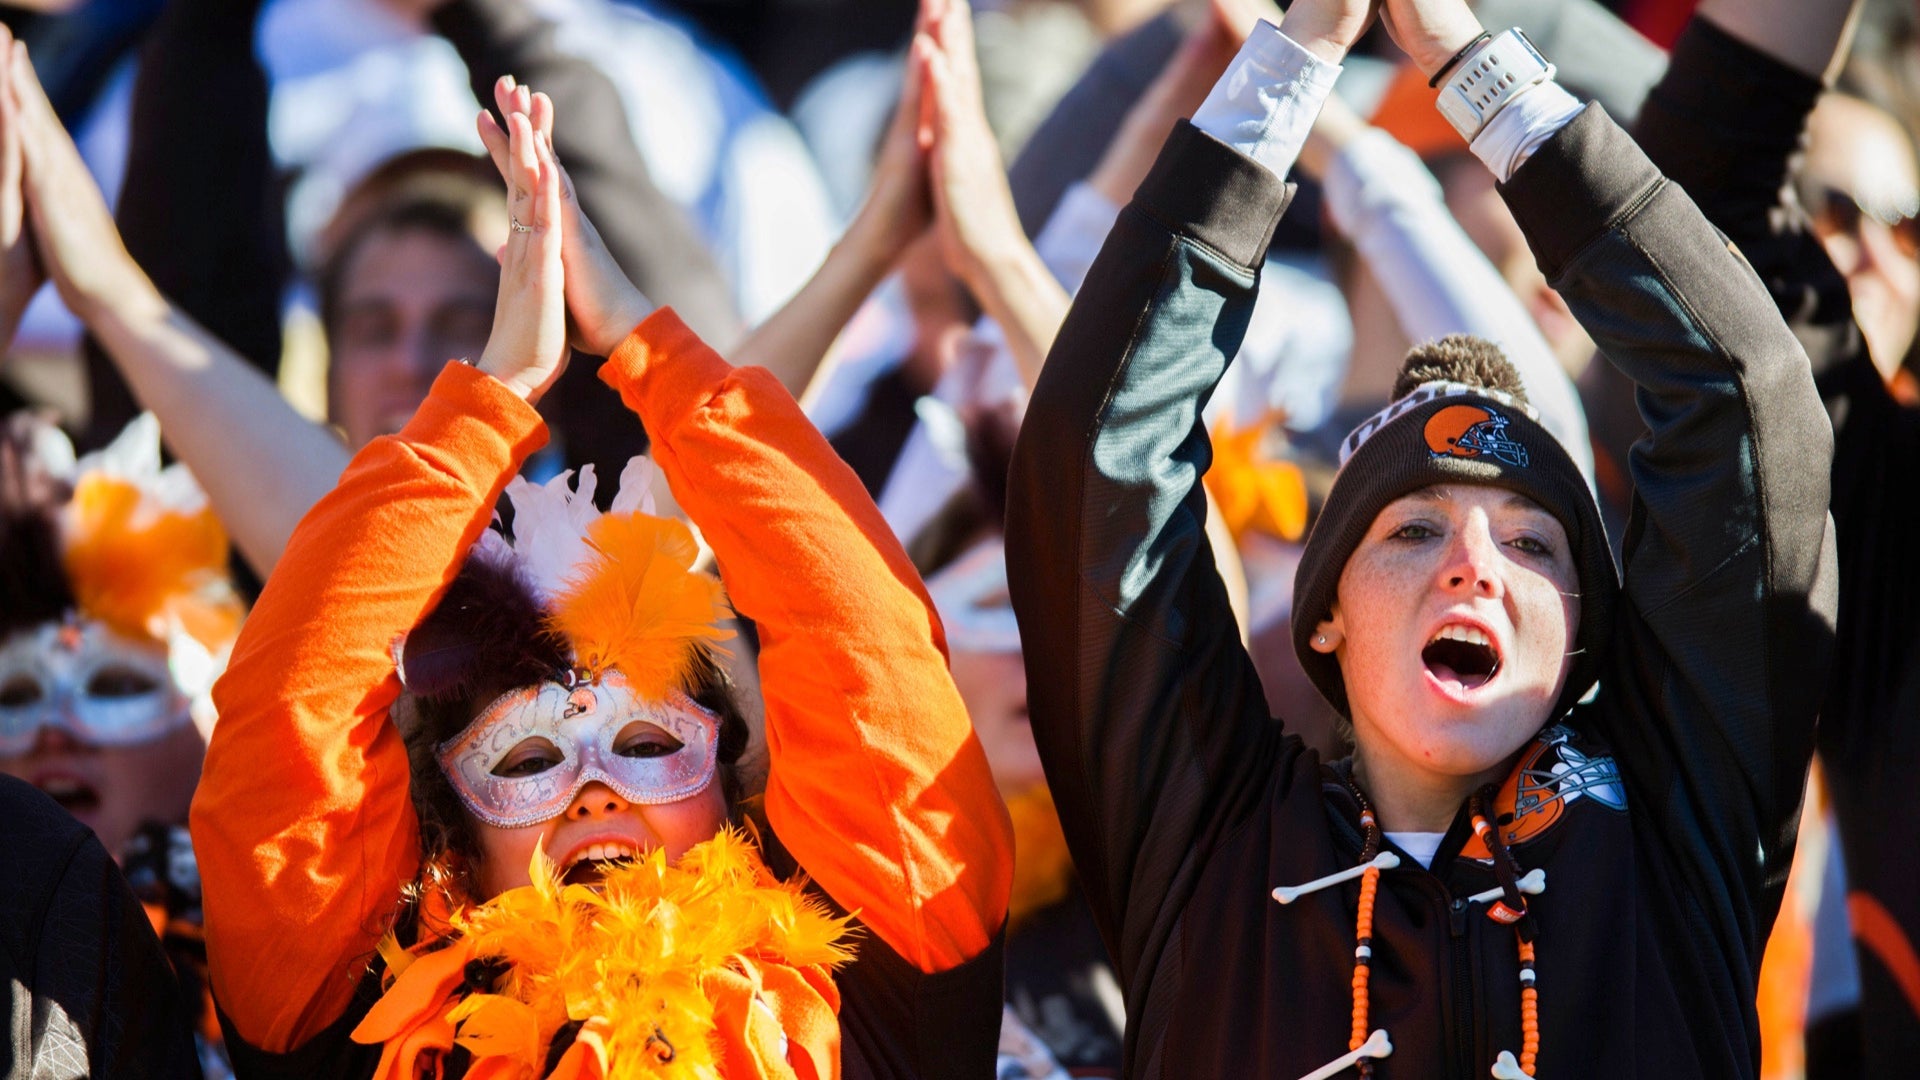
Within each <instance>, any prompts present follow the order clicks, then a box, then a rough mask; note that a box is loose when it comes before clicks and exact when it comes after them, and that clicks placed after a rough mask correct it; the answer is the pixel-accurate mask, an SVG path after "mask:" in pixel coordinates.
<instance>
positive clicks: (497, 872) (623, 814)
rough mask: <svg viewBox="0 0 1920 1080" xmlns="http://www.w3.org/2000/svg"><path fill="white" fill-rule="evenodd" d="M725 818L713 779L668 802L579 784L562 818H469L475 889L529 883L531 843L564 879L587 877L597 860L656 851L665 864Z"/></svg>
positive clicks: (495, 891)
mask: <svg viewBox="0 0 1920 1080" xmlns="http://www.w3.org/2000/svg"><path fill="white" fill-rule="evenodd" d="M726 821H727V799H726V795H725V794H724V793H723V792H722V791H721V787H720V784H719V783H718V782H717V778H716V782H715V783H711V784H708V785H707V786H706V787H705V788H704V789H703V790H701V791H699V792H698V793H696V794H693V795H689V796H687V797H686V798H684V799H680V800H678V801H675V802H670V803H660V804H658V805H654V806H643V805H640V804H637V803H630V802H628V801H627V800H626V799H623V798H621V797H620V794H619V793H618V792H616V791H614V790H613V789H612V788H610V787H608V786H607V785H605V784H603V783H600V782H599V781H598V780H595V781H593V782H591V783H589V784H587V786H586V787H583V788H581V789H580V793H579V794H578V795H575V796H574V797H573V802H572V803H570V804H569V805H568V806H567V809H566V812H565V813H562V814H561V815H560V816H559V817H555V818H549V819H548V820H546V821H543V822H541V823H539V824H537V825H527V826H523V827H521V828H518V829H502V828H497V827H495V826H492V825H488V824H486V823H484V822H478V821H476V822H474V823H473V825H474V831H475V832H476V833H477V834H478V837H479V841H480V852H481V863H480V887H481V889H482V890H483V891H484V892H485V893H486V895H487V896H488V897H494V896H498V895H499V894H501V893H503V892H505V891H506V890H508V889H512V888H517V887H519V886H522V885H530V884H532V883H533V879H532V878H530V877H529V876H528V875H527V868H528V867H529V866H530V865H531V864H532V862H533V852H534V848H535V847H536V846H538V847H540V848H542V849H543V850H545V851H546V853H547V857H548V858H550V859H552V860H553V864H554V865H555V866H556V867H558V868H559V869H560V871H561V873H562V875H563V876H564V877H565V878H566V880H569V881H581V880H591V879H592V878H593V877H595V876H597V873H598V870H597V868H596V867H595V866H594V865H593V864H594V862H596V861H600V860H607V859H623V858H632V857H635V856H639V855H645V854H648V853H650V852H652V851H653V850H654V849H656V848H660V849H664V850H665V851H666V853H667V860H668V861H669V862H673V861H678V860H679V858H680V856H682V855H684V854H686V852H687V849H688V848H690V847H692V846H693V845H695V844H697V843H699V842H701V841H702V840H710V839H712V838H713V834H715V833H717V832H719V831H720V827H721V826H722V825H724V824H726Z"/></svg>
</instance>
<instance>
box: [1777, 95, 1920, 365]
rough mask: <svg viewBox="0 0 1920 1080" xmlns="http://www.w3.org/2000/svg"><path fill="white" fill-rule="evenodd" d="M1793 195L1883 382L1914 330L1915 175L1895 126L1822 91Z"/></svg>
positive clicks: (1918, 256)
mask: <svg viewBox="0 0 1920 1080" xmlns="http://www.w3.org/2000/svg"><path fill="white" fill-rule="evenodd" d="M1809 134H1810V137H1811V141H1810V143H1809V146H1808V148H1807V161H1806V166H1805V168H1804V169H1803V170H1802V173H1801V176H1800V178H1799V181H1798V183H1799V188H1800V198H1801V201H1802V203H1803V204H1804V205H1805V207H1806V210H1807V213H1808V214H1809V215H1810V216H1811V217H1812V219H1813V226H1814V232H1815V234H1816V235H1818V236H1819V237H1820V241H1821V243H1822V244H1823V245H1824V246H1825V247H1826V249H1827V255H1828V257H1829V258H1831V259H1832V260H1833V265H1834V266H1835V267H1836V268H1837V269H1838V270H1839V271H1840V272H1841V273H1842V274H1845V275H1846V277H1847V289H1848V291H1849V292H1850V293H1851V294H1852V296H1853V317H1854V319H1855V321H1857V322H1858V323H1859V324H1860V331H1861V333H1862V334H1864V335H1865V336H1866V339H1867V351H1868V352H1869V353H1871V354H1872V356H1873V363H1874V366H1875V367H1877V368H1878V369H1879V370H1880V374H1881V376H1882V377H1884V378H1891V377H1892V376H1893V374H1894V372H1895V371H1897V370H1898V369H1899V367H1900V364H1901V362H1902V361H1903V360H1904V359H1905V358H1906V355H1907V352H1908V350H1909V349H1910V348H1912V346H1913V339H1914V330H1915V327H1916V325H1920V222H1916V220H1915V215H1916V214H1920V170H1917V169H1916V166H1915V163H1914V148H1913V143H1912V141H1911V140H1909V139H1908V138H1907V134H1906V132H1905V131H1903V130H1902V129H1901V127H1900V124H1899V122H1898V121H1896V120H1895V119H1894V118H1893V117H1892V116H1890V115H1888V114H1887V113H1886V112H1885V111H1883V110H1881V109H1879V108H1876V107H1874V106H1872V105H1869V104H1867V103H1866V102H1864V101H1861V100H1859V99H1857V98H1850V97H1846V96H1844V95H1841V94H1828V95H1827V96H1826V97H1824V98H1822V99H1821V101H1820V104H1819V106H1818V107H1817V108H1815V109H1814V112H1813V121H1812V124H1811V126H1810V128H1809Z"/></svg>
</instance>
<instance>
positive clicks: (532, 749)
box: [492, 739, 567, 777]
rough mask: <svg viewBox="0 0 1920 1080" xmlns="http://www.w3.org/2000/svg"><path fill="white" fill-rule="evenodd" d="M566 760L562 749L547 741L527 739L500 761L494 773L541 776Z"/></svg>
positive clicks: (507, 775) (497, 774) (510, 775)
mask: <svg viewBox="0 0 1920 1080" xmlns="http://www.w3.org/2000/svg"><path fill="white" fill-rule="evenodd" d="M566 759H567V756H566V755H565V754H563V753H561V752H560V748H559V747H557V746H555V745H553V744H552V743H550V742H548V741H547V740H545V739H526V740H524V741H522V742H521V743H520V744H519V745H517V746H515V747H514V748H513V749H512V750H509V751H507V756H506V757H503V758H501V759H500V763H499V764H497V765H495V766H494V767H493V770H492V772H493V775H495V776H503V777H518V776H539V775H540V774H541V773H543V772H546V771H547V770H548V769H551V768H553V767H554V766H556V765H558V764H560V763H561V762H562V761H565V760H566Z"/></svg>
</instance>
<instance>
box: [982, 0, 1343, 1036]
mask: <svg viewBox="0 0 1920 1080" xmlns="http://www.w3.org/2000/svg"><path fill="white" fill-rule="evenodd" d="M1367 18H1368V5H1366V4H1365V3H1356V4H1344V3H1330V2H1322V0H1302V2H1301V3H1299V4H1296V6H1295V10H1294V12H1293V13H1292V14H1290V15H1289V16H1288V20H1287V27H1288V34H1289V35H1297V36H1296V37H1294V38H1293V40H1289V39H1288V38H1287V37H1283V36H1282V35H1281V34H1280V33H1278V32H1277V31H1275V30H1274V29H1273V28H1272V27H1271V26H1262V27H1261V28H1259V29H1256V30H1254V31H1253V35H1252V37H1250V38H1249V39H1248V41H1247V44H1246V46H1245V47H1244V48H1243V49H1242V51H1241V53H1240V56H1239V58H1238V59H1236V60H1235V61H1234V65H1235V66H1234V67H1232V68H1230V69H1229V71H1228V73H1227V75H1226V76H1225V77H1224V78H1223V79H1222V80H1221V82H1220V83H1219V84H1218V86H1217V87H1216V89H1215V92H1214V96H1212V97H1209V98H1208V99H1207V102H1206V103H1205V104H1204V105H1202V107H1201V110H1200V112H1199V113H1198V114H1196V118H1195V122H1194V124H1185V123H1182V124H1180V125H1179V126H1178V127H1176V128H1175V130H1174V133H1173V136H1172V137H1171V138H1170V139H1169V140H1168V142H1167V145H1166V148H1165V149H1164V150H1163V151H1162V152H1161V155H1160V159H1159V161H1158V163H1157V164H1156V165H1155V166H1154V167H1153V170H1152V172H1151V173H1150V174H1149V175H1148V176H1147V177H1146V179H1145V180H1144V181H1143V182H1141V183H1140V185H1139V189H1138V191H1137V192H1136V193H1135V194H1134V195H1133V198H1132V202H1131V204H1130V205H1129V206H1128V207H1127V209H1126V210H1124V211H1122V213H1121V215H1120V218H1119V221H1118V222H1117V223H1116V224H1115V226H1114V229H1113V232H1112V233H1111V235H1109V236H1108V238H1107V242H1106V246H1105V248H1103V249H1102V251H1101V253H1100V256H1099V258H1098V259H1097V260H1095V262H1094V265H1093V269H1092V271H1091V272H1090V273H1089V274H1088V276H1087V280H1086V282H1085V284H1084V285H1083V286H1082V287H1081V289H1080V292H1079V295H1078V296H1077V297H1076V298H1075V299H1074V303H1073V307H1072V309H1071V311H1069V313H1068V315H1067V321H1066V325H1065V326H1063V327H1062V328H1061V331H1060V336H1059V338H1058V339H1057V340H1056V341H1055V343H1054V349H1053V352H1052V354H1051V355H1050V356H1049V357H1048V359H1047V364H1046V367H1045V368H1044V369H1043V370H1042V372H1041V377H1040V381H1039V384H1038V386H1036V388H1035V390H1034V394H1033V399H1032V402H1031V403H1030V404H1029V406H1028V411H1027V418H1026V422H1025V424H1024V425H1023V427H1022V429H1021V433H1020V441H1019V443H1018V445H1017V446H1016V448H1015V451H1014V460H1013V469H1012V474H1011V478H1010V490H1009V495H1008V512H1007V565H1008V571H1009V578H1010V582H1011V586H1012V591H1013V600H1014V609H1015V612H1016V613H1017V615H1018V616H1019V619H1020V629H1021V640H1022V641H1023V642H1025V650H1024V651H1025V653H1026V662H1027V671H1028V673H1029V678H1028V694H1029V708H1030V711H1031V715H1032V721H1033V729H1034V736H1035V738H1036V741H1037V742H1038V744H1039V747H1040V753H1041V758H1042V760H1043V762H1044V763H1045V765H1046V768H1047V777H1048V783H1049V786H1050V787H1051V788H1052V790H1053V794H1054V799H1055V801H1056V803H1057V804H1058V806H1059V808H1060V814H1061V820H1062V823H1063V824H1064V825H1065V827H1066V831H1067V837H1068V841H1069V843H1070V845H1071V847H1072V849H1073V853H1074V861H1075V864H1076V866H1077V867H1078V869H1079V872H1080V874H1081V877H1082V880H1083V881H1084V883H1085V884H1086V887H1087V894H1088V899H1089V901H1090V902H1091V904H1092V906H1093V910H1094V913H1095V916H1096V918H1097V919H1098V921H1099V922H1100V923H1101V926H1102V930H1103V932H1104V934H1105V935H1106V937H1107V941H1108V942H1109V945H1110V946H1112V947H1113V948H1115V950H1116V957H1115V958H1116V960H1117V961H1118V964H1119V967H1120V970H1121V973H1122V975H1123V978H1125V977H1127V976H1128V973H1130V972H1132V971H1134V970H1137V968H1138V965H1139V964H1141V963H1142V962H1143V959H1144V958H1145V957H1146V955H1147V953H1148V951H1149V950H1150V949H1151V948H1152V947H1153V942H1154V940H1156V935H1157V934H1159V933H1163V932H1164V931H1165V929H1166V928H1165V926H1164V925H1161V920H1163V919H1165V918H1168V916H1167V915H1166V914H1165V913H1166V912H1168V911H1173V910H1177V905H1169V904H1168V902H1167V901H1168V898H1169V896H1170V895H1171V893H1172V891H1173V890H1174V889H1175V888H1177V887H1178V884H1177V883H1178V881H1179V880H1180V879H1181V878H1182V876H1183V875H1185V874H1186V873H1187V871H1188V869H1189V868H1190V866H1191V864H1192V861H1193V860H1194V859H1195V858H1196V857H1198V856H1199V855H1202V854H1204V850H1205V847H1206V845H1207V843H1208V841H1209V838H1210V836H1211V835H1213V834H1215V833H1217V831H1218V830H1221V829H1224V828H1225V827H1227V825H1228V824H1230V823H1231V821H1233V820H1235V819H1234V817H1233V815H1234V813H1235V812H1236V808H1237V807H1243V806H1245V805H1246V804H1247V803H1248V802H1249V800H1250V797H1251V795H1252V794H1253V792H1254V791H1255V790H1256V789H1257V788H1259V787H1262V786H1264V785H1266V784H1268V783H1273V782H1276V781H1275V777H1274V773H1275V769H1276V766H1277V764H1278V762H1279V759H1280V754H1281V750H1282V743H1281V740H1280V734H1281V732H1280V726H1279V725H1278V724H1276V723H1273V722H1272V721H1271V720H1270V719H1269V718H1268V714H1267V710H1266V702H1265V698H1264V695H1263V694H1262V691H1261V687H1260V683H1259V679H1258V677H1257V676H1256V675H1255V674H1254V670H1253V665H1252V662H1251V661H1250V660H1249V658H1248V656H1247V654H1246V651H1245V649H1243V648H1242V647H1241V644H1240V641H1239V638H1238V636H1237V634H1236V632H1235V627H1234V622H1233V616H1232V615H1231V613H1230V611H1229V608H1228V604H1227V596H1226V591H1225V589H1224V587H1223V586H1222V584H1221V581H1220V577H1219V574H1218V573H1216V572H1215V570H1214V565H1213V554H1212V550H1211V547H1210V545H1209V544H1208V542H1207V539H1206V536H1205V531H1204V524H1203V523H1204V519H1205V499H1204V493H1203V490H1202V487H1201V482H1200V480H1201V475H1202V473H1204V472H1205V470H1206V468H1207V465H1208V463H1209V461H1210V457H1211V451H1210V448H1209V445H1208V440H1207V434H1206V430H1205V428H1204V427H1203V425H1202V423H1201V409H1202V407H1203V406H1204V404H1205V402H1206V399H1207V396H1208V395H1209V394H1210V393H1211V392H1212V389H1213V386H1214V384H1215V383H1216V382H1218V381H1219V379H1220V376H1221V374H1222V373H1223V372H1224V371H1225V369H1226V365H1227V361H1228V359H1229V358H1230V357H1231V356H1232V355H1233V354H1234V352H1235V351H1236V350H1237V349H1238V347H1239V343H1240V338H1241V336H1242V335H1243V334H1244V333H1245V331H1246V326H1247V320H1248V318H1249V316H1250V314H1251V311H1252V307H1253V301H1254V295H1255V286H1256V282H1257V279H1258V274H1259V269H1260V266H1261V264H1262V262H1263V261H1264V258H1265V253H1266V248H1267V243H1268V240H1269V239H1270V238H1271V236H1272V233H1273V229H1274V226H1275V225H1276V224H1277V223H1278V221H1279V219H1280V215H1281V212H1282V211H1283V210H1284V209H1285V207H1286V204H1287V200H1288V198H1289V195H1290V189H1288V188H1287V186H1286V185H1285V184H1284V182H1283V177H1284V175H1285V173H1286V171H1287V169H1288V167H1289V166H1290V165H1291V163H1292V158H1293V156H1294V155H1295V154H1297V153H1298V150H1299V147H1300V143H1301V142H1302V141H1303V140H1304V139H1305V137H1306V132H1307V129H1308V127H1309V126H1310V125H1311V123H1312V121H1313V118H1314V115H1315V114H1316V113H1317V112H1318V111H1319V107H1320V104H1321V102H1322V101H1324V99H1325V97H1326V95H1327V93H1328V92H1329V91H1330V90H1331V89H1332V82H1333V78H1334V76H1335V75H1336V74H1337V73H1338V71H1339V69H1338V68H1337V67H1336V66H1334V65H1335V64H1336V63H1337V62H1338V60H1339V59H1340V58H1341V57H1342V56H1344V54H1345V51H1346V46H1347V44H1348V43H1350V42H1351V41H1352V40H1354V38H1356V37H1357V36H1358V34H1359V33H1360V31H1361V30H1363V29H1364V27H1365V24H1366V21H1367ZM1296 42H1298V43H1297V44H1296ZM1303 46H1304V47H1303ZM1263 91H1264V93H1263ZM1196 125H1200V126H1196ZM1203 128H1205V129H1206V130H1203ZM1208 131H1213V132H1217V133H1218V137H1216V135H1214V134H1209V133H1208ZM1236 146H1241V147H1245V148H1246V151H1247V152H1245V153H1243V152H1241V151H1240V150H1237V149H1236V148H1235V147H1236ZM1278 782H1282V783H1284V782H1286V781H1285V779H1284V778H1283V779H1281V780H1279V781H1278ZM1155 868H1159V869H1155ZM1130 1004H1133V1005H1136V1006H1137V1005H1140V1004H1142V1003H1140V1002H1131V1003H1130Z"/></svg>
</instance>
